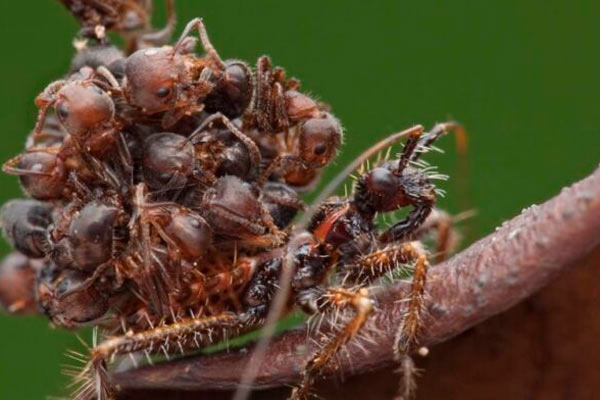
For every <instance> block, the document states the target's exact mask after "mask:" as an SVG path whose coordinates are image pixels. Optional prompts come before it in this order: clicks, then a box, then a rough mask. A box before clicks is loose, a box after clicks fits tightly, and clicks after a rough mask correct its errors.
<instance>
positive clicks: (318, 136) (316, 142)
mask: <svg viewBox="0 0 600 400" xmlns="http://www.w3.org/2000/svg"><path fill="white" fill-rule="evenodd" d="M341 142H342V127H341V125H340V123H339V121H338V120H337V119H335V118H334V117H333V116H332V115H331V114H329V113H323V116H322V117H321V118H310V119H308V120H306V121H305V122H303V123H302V124H301V125H300V139H299V145H300V154H299V156H300V158H301V159H302V161H303V162H304V163H305V164H306V165H307V166H310V167H316V168H321V167H323V166H325V165H326V164H327V163H329V162H330V161H331V160H332V159H333V158H334V157H335V155H336V153H337V149H338V148H339V147H340V144H341Z"/></svg>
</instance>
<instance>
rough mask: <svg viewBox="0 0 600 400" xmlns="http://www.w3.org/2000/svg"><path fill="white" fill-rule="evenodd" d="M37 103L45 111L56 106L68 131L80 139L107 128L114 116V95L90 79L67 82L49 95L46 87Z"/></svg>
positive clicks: (57, 114) (60, 118)
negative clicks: (110, 94) (89, 80)
mask: <svg viewBox="0 0 600 400" xmlns="http://www.w3.org/2000/svg"><path fill="white" fill-rule="evenodd" d="M35 104H36V105H37V106H38V107H39V108H41V109H42V112H44V110H45V109H47V108H48V107H50V106H52V105H53V106H54V109H55V111H56V116H57V117H58V120H59V121H60V123H61V124H62V126H63V127H64V128H65V130H66V131H67V132H68V133H69V134H71V135H72V136H74V137H76V138H80V139H83V138H85V137H86V136H88V135H89V134H90V133H94V132H97V131H98V130H99V129H102V128H104V127H105V126H106V124H108V123H110V122H111V121H113V119H114V116H115V105H114V103H113V101H112V99H111V97H110V96H109V95H108V94H107V93H106V92H105V91H104V90H102V89H101V88H100V87H98V86H96V85H95V84H93V83H92V82H88V81H87V80H84V81H80V80H76V81H74V82H69V83H66V84H65V85H64V86H62V88H60V89H59V90H58V91H56V93H50V94H49V93H47V90H46V91H44V92H43V93H42V94H40V95H39V96H38V97H37V98H36V101H35ZM37 131H38V132H39V129H38V130H37Z"/></svg>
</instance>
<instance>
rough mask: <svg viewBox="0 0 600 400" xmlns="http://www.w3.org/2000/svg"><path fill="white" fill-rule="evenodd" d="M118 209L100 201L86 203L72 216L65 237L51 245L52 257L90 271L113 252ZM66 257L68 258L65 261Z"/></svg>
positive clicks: (69, 265) (106, 259) (72, 266)
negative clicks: (52, 246)
mask: <svg viewBox="0 0 600 400" xmlns="http://www.w3.org/2000/svg"><path fill="white" fill-rule="evenodd" d="M119 215H120V213H119V210H117V208H116V207H113V206H107V205H104V204H102V203H101V202H99V201H92V202H90V203H88V204H86V205H85V206H84V207H83V208H82V209H81V210H80V211H77V212H75V213H74V214H73V215H72V216H71V218H72V219H71V223H70V226H69V228H68V232H67V235H66V237H64V238H63V239H61V240H60V241H59V242H58V243H57V244H55V246H54V248H53V252H52V253H53V256H54V257H53V259H55V258H56V259H55V261H56V262H57V263H59V264H60V265H61V266H63V265H64V264H65V262H67V265H65V266H68V267H71V268H75V269H78V270H82V271H88V272H93V271H94V270H95V269H96V268H97V267H98V266H99V265H101V264H103V263H105V262H107V261H108V260H109V259H110V258H111V257H112V256H113V253H114V243H113V241H114V231H115V225H116V223H117V221H118V217H119ZM66 260H68V261H66Z"/></svg>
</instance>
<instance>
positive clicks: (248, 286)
mask: <svg viewBox="0 0 600 400" xmlns="http://www.w3.org/2000/svg"><path fill="white" fill-rule="evenodd" d="M63 2H64V3H65V4H66V5H67V7H69V8H70V10H71V11H72V12H73V13H75V14H76V15H77V17H78V18H80V19H81V21H82V24H83V30H82V33H83V34H84V35H87V36H88V37H91V38H95V39H97V40H96V41H95V42H94V43H92V45H91V46H90V47H87V44H86V46H84V48H82V49H80V50H81V51H80V52H79V53H78V55H77V56H76V57H75V59H74V60H73V64H72V68H73V69H72V71H71V73H70V75H68V76H67V77H66V78H64V79H63V80H60V81H57V82H54V83H52V84H50V85H49V86H48V87H47V88H46V90H44V92H43V93H42V94H40V95H39V96H38V98H37V99H36V104H37V106H38V107H39V108H40V113H39V118H38V121H37V124H36V128H35V130H34V133H33V134H32V135H30V137H29V138H28V141H27V145H26V151H25V152H24V153H23V154H21V155H20V156H17V157H15V158H13V159H12V160H10V161H9V162H7V163H6V164H5V166H4V169H5V171H7V172H9V173H13V174H16V175H19V176H20V178H21V182H22V184H23V187H24V189H25V191H26V192H27V193H29V194H30V195H31V196H32V197H34V198H36V199H37V200H21V201H15V202H10V203H8V204H7V205H6V206H5V207H4V209H3V216H2V219H3V227H4V230H5V233H6V236H7V237H8V240H9V241H10V242H11V244H12V245H13V247H15V248H16V249H17V250H19V251H20V254H19V255H18V256H15V255H13V256H11V258H10V259H8V260H7V261H6V263H5V264H3V265H2V267H1V268H0V302H1V303H2V305H3V306H4V307H6V308H8V309H9V311H11V312H25V311H30V310H31V308H32V303H33V302H34V301H35V303H36V305H37V306H38V307H39V308H40V309H41V310H42V312H44V313H45V314H46V315H47V316H48V317H49V318H50V319H51V321H52V322H53V323H54V324H56V325H60V326H64V327H68V328H76V327H79V326H84V325H95V326H99V327H101V328H102V329H103V331H104V332H105V333H106V334H108V335H111V337H110V338H108V339H106V340H104V341H103V342H102V343H100V344H98V345H96V343H94V347H93V348H92V349H91V354H90V356H91V361H90V363H89V364H88V365H87V366H86V367H85V368H84V370H83V371H79V372H77V373H75V374H74V378H75V381H76V383H81V384H82V387H81V389H80V390H79V391H78V392H77V393H76V398H78V399H80V400H81V399H86V400H87V399H92V398H97V399H99V400H103V399H106V398H108V397H110V395H111V389H110V387H109V386H108V383H107V382H108V381H107V369H106V367H107V365H106V363H107V361H108V360H109V359H110V358H112V357H113V356H117V355H121V354H131V353H133V352H138V351H139V352H142V353H144V354H146V355H147V356H148V357H149V355H150V354H152V353H156V352H159V351H162V352H164V353H165V355H166V356H167V357H168V356H169V354H170V353H172V352H173V351H174V350H178V351H181V352H182V353H183V352H185V351H186V349H188V348H196V347H200V346H203V345H205V344H212V343H215V342H216V341H217V340H219V339H220V338H222V337H230V336H232V335H237V334H239V333H240V332H242V331H246V330H249V329H254V328H258V327H262V326H265V324H268V321H269V320H270V319H271V318H270V316H269V313H270V312H273V313H276V311H277V310H278V309H279V308H283V311H284V312H289V311H290V310H292V308H294V307H298V308H301V309H303V310H304V311H306V312H307V313H309V314H311V315H317V316H322V315H325V313H329V312H333V313H334V314H335V315H336V316H340V317H341V318H339V319H336V318H334V319H333V320H334V321H337V323H338V326H336V328H338V329H334V330H333V331H332V332H331V336H329V337H326V338H325V339H326V342H325V345H324V346H323V347H322V348H321V349H320V350H319V351H318V352H317V353H316V354H314V355H312V356H311V357H310V359H309V360H308V362H307V364H306V366H305V368H304V370H303V379H302V382H301V385H300V386H299V387H298V388H297V389H295V390H294V392H293V394H292V397H293V398H296V399H300V398H304V397H305V396H306V395H307V393H308V390H309V388H310V385H311V383H312V381H313V379H314V378H315V376H316V375H317V374H318V373H319V372H320V371H321V370H322V369H323V368H326V366H327V365H328V363H329V362H330V360H331V359H332V358H333V357H334V356H335V355H336V354H337V353H338V351H339V350H340V348H341V347H342V346H343V345H344V344H345V343H347V342H348V341H349V340H351V339H352V338H353V337H355V336H356V335H357V333H358V332H359V330H360V329H361V326H362V325H363V324H364V323H365V321H366V318H367V317H368V315H369V313H370V312H371V309H372V302H371V300H370V299H369V288H370V286H371V285H372V284H373V283H374V282H375V281H378V280H380V279H381V278H382V277H383V276H384V275H385V274H387V273H390V275H392V273H396V272H398V269H399V267H401V266H402V265H404V264H411V265H413V266H414V268H413V274H412V275H413V276H412V282H413V283H412V290H411V293H410V297H409V298H408V299H407V301H406V304H407V306H406V307H407V308H406V316H405V320H404V323H403V324H402V326H401V327H400V328H399V330H398V334H397V340H396V345H395V353H396V355H397V356H398V358H399V359H400V358H401V357H405V356H406V354H405V352H406V349H407V347H408V346H409V345H414V343H415V342H416V340H417V335H418V331H419V327H420V320H421V306H422V298H423V295H424V283H425V281H424V280H425V273H426V270H427V267H428V265H429V263H428V257H427V254H426V252H425V250H424V247H423V245H422V244H421V243H420V242H419V241H418V240H419V239H420V238H421V237H422V236H424V235H427V234H428V233H430V232H431V230H436V231H437V233H438V243H437V245H438V250H439V251H440V257H443V256H444V255H445V254H446V252H447V248H448V245H449V243H451V241H452V240H451V238H449V236H450V235H449V233H450V229H449V225H448V219H447V217H446V218H444V216H445V214H443V213H441V212H434V211H433V210H434V205H435V201H436V197H437V195H438V194H439V191H438V190H437V189H436V187H435V185H434V184H433V182H432V181H433V180H434V179H436V178H439V176H438V175H436V174H435V173H433V172H432V171H431V170H430V169H428V168H426V167H425V166H424V165H422V164H420V163H419V160H418V159H419V157H420V155H421V154H422V153H423V152H425V151H427V150H428V149H430V148H431V145H432V143H433V142H434V141H435V140H437V139H438V138H439V137H440V136H441V135H442V134H443V133H445V132H446V131H448V130H451V129H454V128H456V127H457V126H456V124H454V123H446V124H440V125H437V126H436V127H435V128H434V129H433V130H432V131H431V132H429V133H426V134H424V133H423V129H422V127H420V126H416V127H413V128H411V129H410V130H408V131H406V132H403V133H399V134H396V135H392V136H391V137H390V138H388V139H386V140H384V141H382V142H380V143H379V144H377V145H375V146H374V147H372V148H371V149H369V150H367V152H366V153H364V154H363V156H361V157H359V159H357V160H356V162H358V161H360V160H362V161H365V160H367V159H370V157H372V156H374V152H377V151H381V150H382V149H383V148H384V147H388V146H390V145H391V144H392V143H394V142H395V141H397V140H399V139H400V138H402V137H405V136H408V140H407V142H406V144H405V147H404V150H403V152H402V153H401V155H400V156H399V157H397V158H395V159H392V160H389V159H388V158H387V157H386V159H385V160H384V161H381V162H380V161H378V162H376V164H375V165H374V167H372V168H371V167H368V168H366V169H363V170H361V171H359V172H358V175H359V177H358V179H357V181H356V183H355V184H354V186H353V190H352V193H351V194H350V195H346V196H344V197H332V198H329V199H327V200H324V199H326V197H327V196H329V195H331V194H332V193H333V191H332V190H330V189H326V190H325V191H324V193H325V194H323V195H322V197H321V198H320V199H319V200H318V201H317V205H318V206H319V207H316V206H315V207H314V208H310V209H309V211H308V212H307V213H306V214H305V215H304V216H303V217H302V218H301V219H300V221H299V222H298V223H297V225H296V227H294V226H293V225H292V224H293V219H294V217H295V215H296V214H297V213H298V211H300V210H302V209H303V208H304V204H303V203H302V201H301V200H300V198H299V194H300V193H301V192H302V191H305V190H308V189H310V188H311V187H313V186H314V184H315V183H316V181H317V178H318V177H319V174H320V171H321V169H322V168H323V167H325V166H326V165H327V164H328V163H330V162H331V160H332V159H333V158H334V157H335V155H336V153H337V151H338V148H339V146H340V144H341V142H342V138H343V133H342V128H341V124H340V122H339V121H338V120H337V119H336V118H335V117H334V116H333V115H332V114H331V113H330V112H329V110H328V107H327V106H326V105H324V104H321V103H319V102H317V101H316V100H314V99H312V98H311V97H309V96H307V95H305V94H303V93H301V92H300V91H299V82H298V81H296V80H294V79H287V78H286V76H285V73H284V71H283V69H282V68H279V67H276V68H273V67H272V65H271V62H270V60H269V58H268V57H261V58H259V60H258V62H257V70H256V72H255V73H253V72H252V71H251V70H250V68H249V67H248V66H247V65H246V64H245V63H243V62H240V61H223V60H222V59H221V58H220V56H219V55H218V53H217V52H216V50H215V49H214V48H213V46H212V44H211V43H210V41H209V39H208V36H207V34H206V30H205V27H204V25H203V23H202V21H201V20H200V19H195V20H192V21H191V22H190V23H189V24H188V25H187V27H186V28H185V30H184V32H183V34H182V35H181V37H180V38H179V40H178V41H177V43H176V44H175V45H174V46H173V47H157V46H159V45H160V43H161V42H162V40H163V39H164V37H165V35H166V34H167V33H169V29H170V27H171V28H172V23H171V19H170V22H169V23H168V24H167V25H168V26H167V28H165V30H163V31H158V32H157V33H156V35H154V36H153V35H152V34H149V35H146V34H144V33H133V34H132V35H131V36H129V33H127V32H129V27H136V28H137V27H141V30H142V31H144V30H147V29H148V28H149V14H148V12H149V10H150V4H151V3H150V2H149V1H147V0H144V1H143V2H142V1H137V0H109V1H108V2H105V4H104V3H103V4H100V3H98V2H94V1H93V2H87V1H85V0H81V1H80V2H78V1H76V0H72V1H70V0H64V1H63ZM169 5H171V6H172V4H171V1H168V2H167V6H168V7H169ZM79 6H81V7H80V8H77V7H79ZM138 6H141V8H140V9H139V10H141V13H139V14H136V13H135V10H136V9H137V8H136V7H138ZM119 10H121V11H125V13H124V14H123V15H118V13H117V12H118V11H119ZM132 10H134V12H133V14H130V16H132V17H131V20H130V21H127V22H126V21H125V20H124V19H123V18H129V17H127V15H128V14H127V12H129V11H132ZM169 12H172V9H170V10H169ZM171 15H173V14H171ZM173 23H174V22H173ZM86 29H87V30H86ZM104 29H108V30H113V31H117V32H119V33H121V34H122V35H123V36H125V39H126V41H127V42H128V43H129V44H128V47H129V49H128V50H127V51H124V52H123V51H121V50H119V49H118V48H116V47H115V46H111V45H110V44H109V43H108V41H107V40H106V39H105V38H104V37H103V35H104V31H103V30H104ZM194 29H197V30H198V32H199V37H200V41H201V42H202V45H203V47H204V50H205V54H202V55H196V54H195V47H196V44H197V43H196V40H195V39H192V38H191V37H190V33H191V32H192V30H194ZM92 30H93V32H92ZM163 34H164V35H163ZM148 46H154V47H148ZM133 50H136V51H135V52H133V53H132V54H130V53H129V51H133ZM128 54H130V55H128ZM127 55H128V56H127ZM52 110H53V111H54V112H53V113H52ZM165 127H168V129H165ZM355 170H357V165H354V164H352V165H351V166H349V167H348V168H347V170H346V171H345V172H344V173H342V174H341V175H340V176H341V178H339V179H334V180H333V181H332V182H330V184H329V185H328V188H331V187H332V186H335V185H337V184H338V183H340V181H341V180H343V179H345V178H346V177H347V176H348V175H349V174H350V173H352V172H353V171H355ZM39 200H46V201H47V202H42V201H39ZM408 207H411V208H412V209H411V210H409V211H408V213H407V214H406V216H405V217H404V219H402V220H400V221H398V222H396V223H393V224H392V225H391V226H390V227H388V228H385V227H382V226H380V225H381V221H380V220H379V219H377V218H376V216H377V215H378V214H386V213H390V212H395V211H396V210H400V209H405V208H408ZM382 219H383V217H382ZM309 220H310V221H309ZM309 222H310V223H309ZM21 253H22V254H21ZM33 275H36V281H35V283H32V276H33ZM286 276H289V277H290V278H289V280H288V279H287V278H286ZM5 282H8V283H11V282H12V283H13V285H14V287H13V288H11V287H8V286H6V285H5V284H4V283H5ZM286 289H289V290H286ZM27 290H29V291H30V292H29V293H25V291H27ZM279 297H281V298H282V299H279V300H283V302H282V303H281V306H282V307H280V305H278V301H279V300H278V298H279ZM32 299H33V300H32ZM347 311H350V312H351V313H347ZM277 316H278V315H275V317H277ZM334 323H335V322H334Z"/></svg>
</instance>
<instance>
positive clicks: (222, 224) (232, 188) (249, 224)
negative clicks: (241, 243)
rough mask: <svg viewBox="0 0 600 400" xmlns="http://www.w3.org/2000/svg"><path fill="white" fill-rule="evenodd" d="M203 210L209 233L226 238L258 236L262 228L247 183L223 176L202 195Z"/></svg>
mask: <svg viewBox="0 0 600 400" xmlns="http://www.w3.org/2000/svg"><path fill="white" fill-rule="evenodd" d="M203 204H204V209H205V210H206V211H207V212H206V214H207V219H208V221H209V223H210V224H211V227H212V228H213V230H214V231H215V232H217V233H220V234H224V235H227V236H230V237H238V238H242V237H246V236H248V235H262V234H264V233H265V231H266V229H265V227H264V226H263V225H262V224H261V223H260V222H258V221H260V218H261V216H262V214H263V210H262V205H261V202H260V201H259V199H258V194H257V192H256V190H255V189H254V188H253V187H252V185H250V184H249V183H247V182H244V181H243V180H241V179H239V178H237V177H235V176H224V177H221V178H219V179H218V181H217V182H216V183H215V185H214V187H212V188H210V189H208V190H207V191H206V193H205V195H204V201H203Z"/></svg>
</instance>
